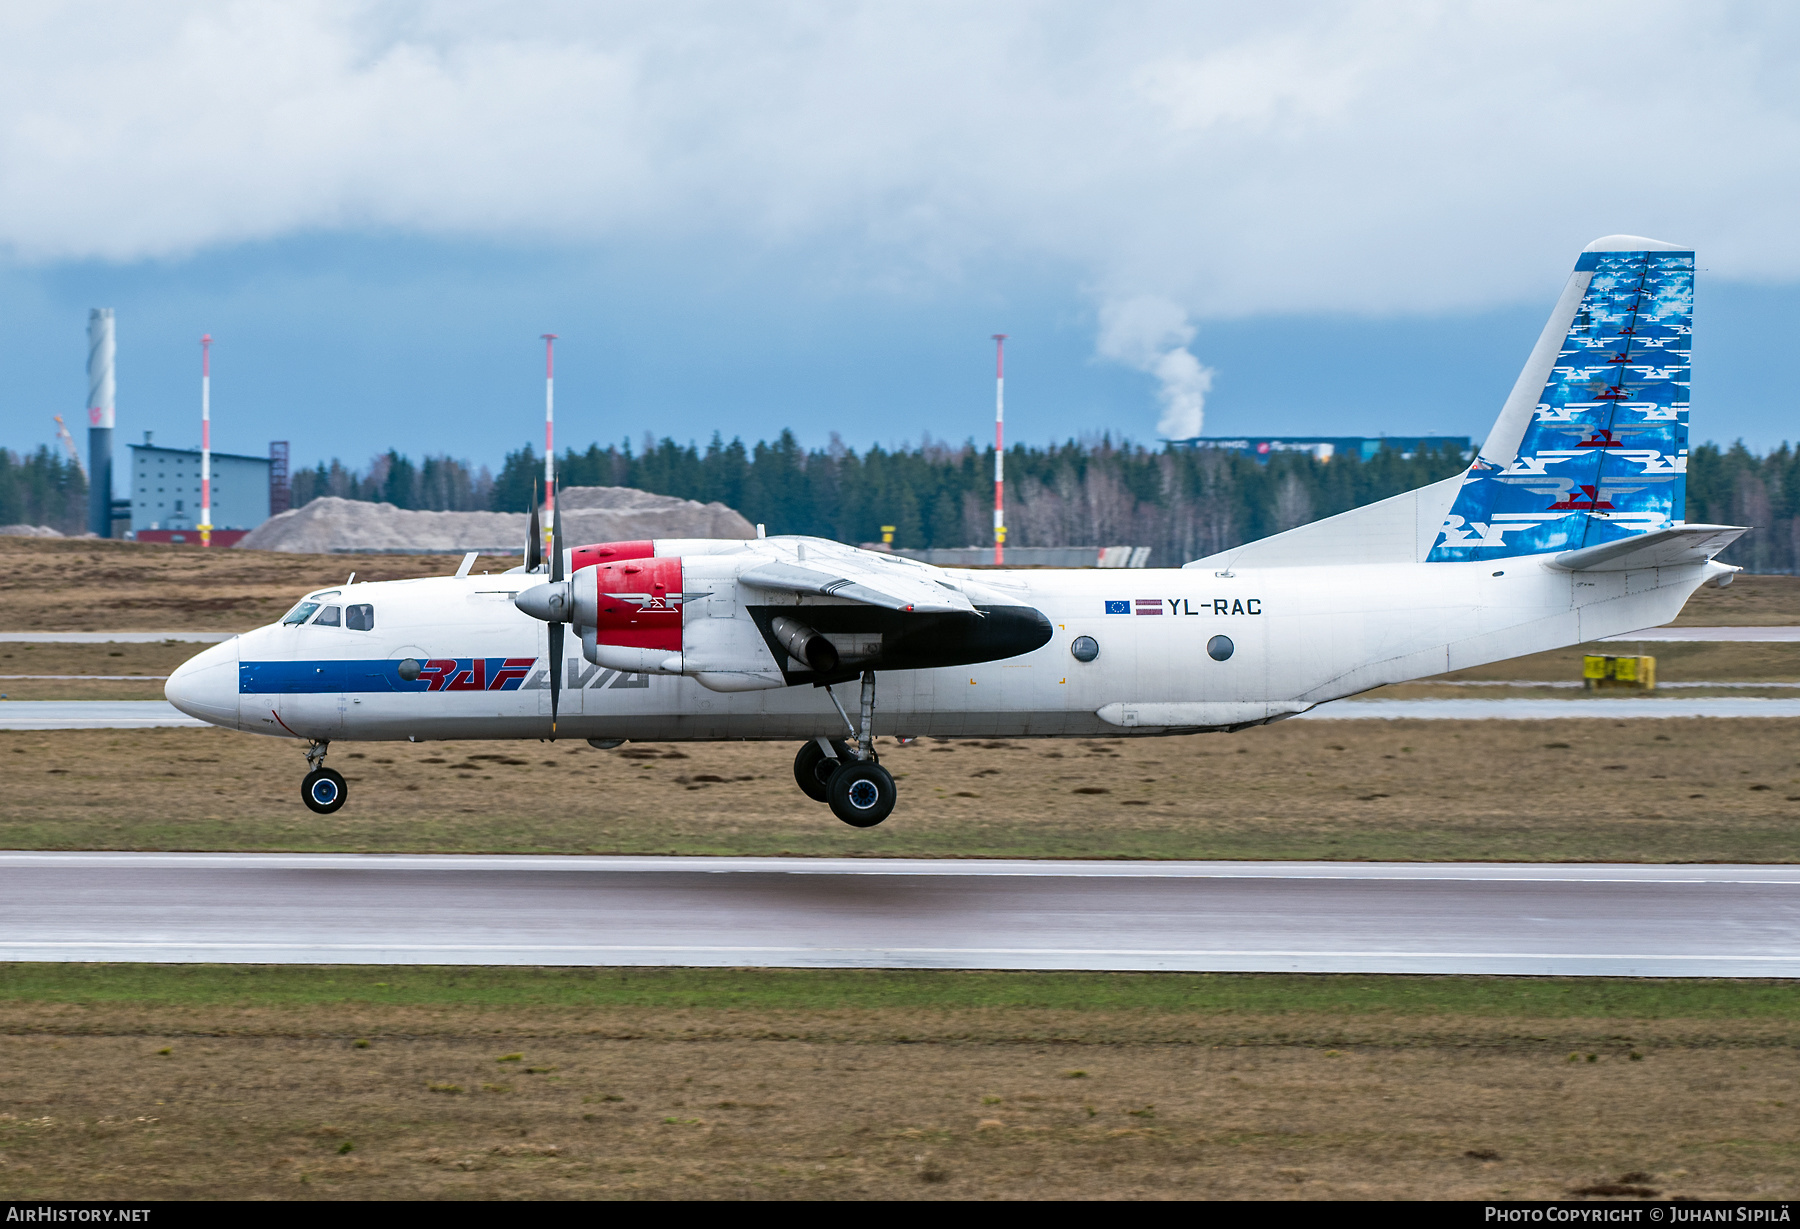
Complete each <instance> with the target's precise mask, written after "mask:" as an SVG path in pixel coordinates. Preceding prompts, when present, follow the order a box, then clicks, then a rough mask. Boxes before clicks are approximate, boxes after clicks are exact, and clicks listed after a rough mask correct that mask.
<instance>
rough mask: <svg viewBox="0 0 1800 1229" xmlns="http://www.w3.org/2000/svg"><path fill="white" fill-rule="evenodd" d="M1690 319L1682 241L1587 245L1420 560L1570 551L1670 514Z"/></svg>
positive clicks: (1690, 263) (1679, 496)
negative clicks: (1679, 243)
mask: <svg viewBox="0 0 1800 1229" xmlns="http://www.w3.org/2000/svg"><path fill="white" fill-rule="evenodd" d="M1693 317H1694V254H1693V253H1692V252H1691V251H1682V250H1678V249H1675V248H1674V247H1673V246H1672V245H1670V244H1665V243H1658V242H1656V241H1654V240H1649V239H1637V238H1634V237H1632V236H1629V235H1615V236H1612V237H1610V238H1607V239H1599V240H1596V241H1595V242H1593V243H1591V244H1589V245H1588V248H1587V250H1586V251H1584V252H1583V253H1582V254H1581V258H1580V259H1579V260H1578V261H1577V262H1576V264H1575V273H1574V275H1573V276H1572V277H1571V278H1570V280H1569V285H1568V288H1567V289H1566V290H1565V291H1564V292H1563V296H1562V299H1561V301H1560V302H1559V303H1558V304H1557V311H1556V312H1555V313H1554V314H1553V315H1552V316H1551V319H1550V323H1549V324H1548V325H1547V326H1546V327H1545V330H1544V336H1543V338H1542V339H1540V341H1539V342H1538V347H1537V349H1536V350H1535V351H1534V352H1533V354H1532V360H1531V362H1529V363H1527V365H1526V368H1525V371H1524V372H1523V373H1522V374H1521V375H1520V377H1519V383H1518V385H1516V386H1515V387H1514V389H1513V395H1512V397H1510V398H1509V399H1508V400H1507V404H1506V408H1505V409H1503V410H1502V411H1501V413H1500V419H1499V421H1498V422H1496V423H1495V424H1494V430H1493V432H1492V433H1491V434H1490V435H1489V436H1488V440H1487V443H1486V444H1485V445H1483V447H1482V449H1481V454H1480V455H1479V456H1478V457H1477V458H1476V460H1475V463H1474V464H1473V465H1472V466H1470V467H1469V472H1468V474H1467V475H1466V476H1465V477H1464V479H1463V485H1462V489H1461V490H1460V491H1459V492H1458V493H1457V496H1456V502H1455V504H1454V505H1453V506H1452V507H1451V509H1450V514H1449V516H1447V517H1446V518H1445V519H1444V525H1443V528H1442V529H1441V530H1440V531H1439V533H1438V539H1437V542H1436V543H1435V544H1434V545H1433V546H1432V548H1431V554H1430V555H1429V556H1428V557H1427V558H1428V560H1429V561H1431V562H1446V561H1452V560H1471V559H1504V558H1510V557H1513V556H1516V555H1538V554H1543V553H1545V552H1548V551H1567V550H1579V549H1581V548H1583V547H1589V546H1598V545H1601V544H1603V543H1606V542H1613V541H1618V540H1620V539H1624V538H1629V537H1632V536H1634V535H1637V534H1642V533H1648V532H1651V531H1653V530H1658V529H1664V528H1667V527H1668V526H1669V525H1671V524H1674V523H1677V522H1680V521H1681V520H1682V519H1683V518H1684V516H1685V510H1686V502H1687V457H1688V362H1689V353H1690V351H1689V339H1690V337H1691V336H1692V333H1693ZM1559 335H1560V336H1559ZM1558 342H1560V344H1557V343H1558Z"/></svg>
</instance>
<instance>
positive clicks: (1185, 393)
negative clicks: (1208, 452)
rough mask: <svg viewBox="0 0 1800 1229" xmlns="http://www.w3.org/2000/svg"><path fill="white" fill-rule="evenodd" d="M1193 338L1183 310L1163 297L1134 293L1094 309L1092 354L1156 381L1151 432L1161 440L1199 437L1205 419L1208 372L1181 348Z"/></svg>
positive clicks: (1211, 377) (1186, 350)
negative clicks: (1156, 413)
mask: <svg viewBox="0 0 1800 1229" xmlns="http://www.w3.org/2000/svg"><path fill="white" fill-rule="evenodd" d="M1193 340H1194V326H1193V324H1192V323H1190V322H1189V320H1188V316H1187V312H1186V311H1185V310H1184V309H1183V308H1182V307H1181V306H1180V305H1179V304H1176V303H1173V302H1170V301H1169V300H1168V299H1164V298H1161V297H1159V296H1156V295H1139V296H1138V297H1137V298H1133V299H1115V300H1112V301H1109V302H1107V303H1106V304H1104V305H1102V307H1101V308H1100V336H1099V339H1098V340H1097V341H1096V343H1095V350H1096V351H1097V352H1098V353H1099V355H1100V357H1101V358H1105V359H1111V360H1112V361H1114V362H1117V363H1124V364H1126V365H1127V366H1130V367H1135V368H1137V369H1138V370H1139V371H1144V372H1148V373H1149V374H1151V375H1153V376H1155V377H1156V379H1157V381H1158V383H1159V385H1160V387H1159V388H1158V389H1157V395H1158V396H1159V397H1160V398H1161V399H1162V406H1163V412H1162V417H1161V418H1160V419H1158V420H1157V424H1156V433H1157V434H1158V435H1160V436H1162V437H1163V438H1164V439H1187V438H1190V437H1192V436H1196V435H1199V434H1200V427H1201V424H1202V423H1203V422H1205V420H1206V394H1207V393H1208V392H1210V391H1211V390H1212V382H1213V374H1214V372H1213V369H1212V368H1211V367H1207V366H1205V365H1204V364H1202V363H1201V362H1200V360H1199V359H1197V358H1195V357H1194V355H1193V352H1192V351H1190V350H1189V349H1188V348H1187V347H1188V343H1189V342H1191V341H1193Z"/></svg>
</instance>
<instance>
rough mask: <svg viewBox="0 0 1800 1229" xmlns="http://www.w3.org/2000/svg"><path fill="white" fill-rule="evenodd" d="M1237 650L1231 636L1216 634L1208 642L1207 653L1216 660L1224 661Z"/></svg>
mask: <svg viewBox="0 0 1800 1229" xmlns="http://www.w3.org/2000/svg"><path fill="white" fill-rule="evenodd" d="M1236 651H1237V646H1236V645H1235V644H1233V643H1231V637H1230V636H1214V637H1213V638H1212V639H1211V640H1208V641H1207V642H1206V655H1207V656H1208V657H1210V658H1212V659H1213V660H1214V661H1224V660H1225V659H1226V658H1228V657H1230V656H1231V655H1232V654H1233V653H1234V652H1236Z"/></svg>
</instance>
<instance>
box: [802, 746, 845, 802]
mask: <svg viewBox="0 0 1800 1229" xmlns="http://www.w3.org/2000/svg"><path fill="white" fill-rule="evenodd" d="M831 749H832V750H833V751H835V752H837V758H836V759H832V758H831V757H829V756H827V755H826V754H825V753H824V752H823V751H821V750H819V740H818V739H816V738H809V739H807V740H806V741H805V742H803V743H801V744H800V750H799V752H798V753H796V754H795V756H794V784H795V785H798V786H799V787H800V792H801V793H803V794H805V795H806V796H807V797H808V798H811V799H812V800H813V801H814V802H825V801H827V800H828V799H829V796H830V795H829V792H828V791H829V789H830V786H831V774H832V773H834V772H836V771H837V770H838V769H839V768H840V767H841V766H843V765H845V764H848V763H849V762H850V748H849V747H848V746H847V745H845V743H844V741H843V740H842V739H839V738H834V739H832V740H831Z"/></svg>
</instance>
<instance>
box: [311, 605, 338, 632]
mask: <svg viewBox="0 0 1800 1229" xmlns="http://www.w3.org/2000/svg"><path fill="white" fill-rule="evenodd" d="M338 613H339V612H338V608H337V607H336V606H327V607H326V608H325V609H323V610H321V611H320V612H319V617H318V618H316V619H314V620H313V626H314V627H336V626H337V625H338Z"/></svg>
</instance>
